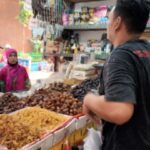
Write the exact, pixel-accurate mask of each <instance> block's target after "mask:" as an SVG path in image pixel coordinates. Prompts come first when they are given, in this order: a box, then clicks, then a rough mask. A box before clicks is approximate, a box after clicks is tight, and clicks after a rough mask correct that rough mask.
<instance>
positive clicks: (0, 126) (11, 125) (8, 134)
mask: <svg viewBox="0 0 150 150" xmlns="http://www.w3.org/2000/svg"><path fill="white" fill-rule="evenodd" d="M39 138H40V130H39V129H38V128H31V127H30V126H28V125H26V124H24V123H23V122H20V121H19V122H18V120H16V119H15V118H14V117H13V116H9V115H0V144H1V145H4V146H6V147H7V148H8V149H10V150H17V149H19V148H21V147H23V146H24V145H26V144H29V143H31V142H33V141H35V140H36V139H39Z"/></svg>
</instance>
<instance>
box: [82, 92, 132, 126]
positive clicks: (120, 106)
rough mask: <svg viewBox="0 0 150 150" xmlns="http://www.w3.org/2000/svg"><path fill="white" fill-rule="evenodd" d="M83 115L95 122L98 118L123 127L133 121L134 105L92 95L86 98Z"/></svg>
mask: <svg viewBox="0 0 150 150" xmlns="http://www.w3.org/2000/svg"><path fill="white" fill-rule="evenodd" d="M83 113H85V114H87V115H88V116H90V117H91V118H92V119H93V120H95V116H96V118H97V117H98V118H101V119H103V120H105V121H108V122H111V123H115V124H118V125H122V124H124V123H126V122H128V121H129V120H130V119H131V117H132V115H133V113H134V104H132V103H129V102H119V101H117V100H116V101H110V100H107V99H105V97H104V95H103V96H97V95H94V94H91V93H90V94H87V95H86V96H85V98H84V101H83ZM96 120H97V119H96Z"/></svg>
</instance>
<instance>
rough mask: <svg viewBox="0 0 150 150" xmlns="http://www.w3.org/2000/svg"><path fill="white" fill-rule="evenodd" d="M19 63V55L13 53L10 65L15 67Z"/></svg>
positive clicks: (10, 56)
mask: <svg viewBox="0 0 150 150" xmlns="http://www.w3.org/2000/svg"><path fill="white" fill-rule="evenodd" d="M17 62H18V58H17V54H16V53H11V54H10V55H9V57H8V63H10V64H12V65H14V64H16V63H17Z"/></svg>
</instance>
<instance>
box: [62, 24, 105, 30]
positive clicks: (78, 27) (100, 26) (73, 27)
mask: <svg viewBox="0 0 150 150" xmlns="http://www.w3.org/2000/svg"><path fill="white" fill-rule="evenodd" d="M64 29H66V30H106V24H93V25H90V24H86V25H84V24H81V25H69V26H65V28H64Z"/></svg>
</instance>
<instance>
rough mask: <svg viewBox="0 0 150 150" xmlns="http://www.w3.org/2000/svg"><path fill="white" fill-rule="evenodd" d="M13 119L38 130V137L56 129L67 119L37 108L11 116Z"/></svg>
mask: <svg viewBox="0 0 150 150" xmlns="http://www.w3.org/2000/svg"><path fill="white" fill-rule="evenodd" d="M13 117H14V118H15V119H16V120H17V121H18V122H23V123H24V124H27V125H29V126H30V127H32V128H38V129H40V130H41V131H40V135H43V134H45V133H46V132H47V131H50V130H52V129H54V128H56V127H58V126H59V125H61V124H62V123H63V122H65V121H66V120H67V119H68V118H66V117H64V115H60V114H58V113H55V112H50V111H48V110H46V109H42V108H39V107H29V108H25V109H23V110H21V111H19V112H17V113H15V114H13Z"/></svg>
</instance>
